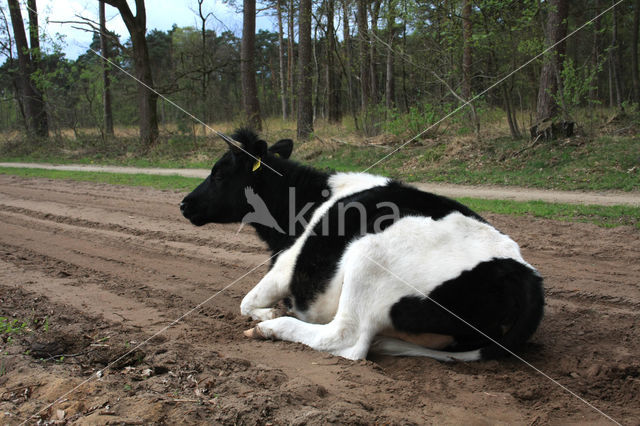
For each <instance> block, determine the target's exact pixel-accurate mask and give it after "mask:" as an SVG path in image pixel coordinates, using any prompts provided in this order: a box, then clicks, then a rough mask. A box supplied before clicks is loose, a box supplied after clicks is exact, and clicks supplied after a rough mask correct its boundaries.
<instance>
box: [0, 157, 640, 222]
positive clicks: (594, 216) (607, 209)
mask: <svg viewBox="0 0 640 426" xmlns="http://www.w3.org/2000/svg"><path fill="white" fill-rule="evenodd" d="M0 174H6V175H15V176H20V177H28V178H47V179H65V180H77V181H85V182H99V183H107V184H112V185H128V186H146V187H152V188H156V189H165V190H167V189H168V190H176V191H190V190H192V189H193V188H195V187H196V186H197V185H198V184H199V183H200V182H202V179H199V178H187V177H181V176H157V175H145V174H132V175H130V174H119V173H103V172H72V171H61V170H44V169H22V168H10V167H0ZM458 200H459V201H460V202H462V203H463V204H466V205H467V206H469V207H470V208H471V209H473V210H475V211H477V212H479V213H481V214H483V213H498V214H507V215H516V216H531V217H538V218H545V219H553V220H561V221H569V222H585V223H593V224H596V225H598V226H601V227H616V226H621V225H629V226H633V227H635V228H636V229H640V208H638V207H631V206H596V205H586V206H585V205H577V204H562V203H547V202H543V201H528V202H520V201H506V200H482V199H476V198H459V199H458Z"/></svg>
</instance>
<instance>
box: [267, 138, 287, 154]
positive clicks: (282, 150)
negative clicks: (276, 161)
mask: <svg viewBox="0 0 640 426" xmlns="http://www.w3.org/2000/svg"><path fill="white" fill-rule="evenodd" d="M291 151H293V141H292V140H291V139H281V140H279V141H278V142H276V143H274V144H273V145H271V147H270V148H269V152H270V153H272V154H277V155H279V156H280V157H282V158H289V157H291Z"/></svg>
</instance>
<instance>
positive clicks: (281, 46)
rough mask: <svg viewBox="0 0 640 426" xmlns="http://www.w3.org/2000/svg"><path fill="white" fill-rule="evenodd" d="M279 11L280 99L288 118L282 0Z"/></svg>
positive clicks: (277, 5) (278, 6) (278, 2)
mask: <svg viewBox="0 0 640 426" xmlns="http://www.w3.org/2000/svg"><path fill="white" fill-rule="evenodd" d="M276 8H277V13H278V59H279V60H280V101H281V104H282V119H283V120H287V119H288V118H289V115H288V114H287V83H286V82H285V79H284V28H283V26H282V0H278V1H277V3H276Z"/></svg>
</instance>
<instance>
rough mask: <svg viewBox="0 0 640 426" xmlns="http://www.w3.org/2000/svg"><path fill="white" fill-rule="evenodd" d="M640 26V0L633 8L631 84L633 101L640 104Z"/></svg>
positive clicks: (637, 0)
mask: <svg viewBox="0 0 640 426" xmlns="http://www.w3.org/2000/svg"><path fill="white" fill-rule="evenodd" d="M639 24H640V0H636V4H635V7H634V8H633V26H632V28H631V82H632V84H633V101H634V102H635V103H637V104H640V80H639V79H640V70H639V68H638V30H639V28H638V27H639V26H640V25H639Z"/></svg>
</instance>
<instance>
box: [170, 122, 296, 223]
mask: <svg viewBox="0 0 640 426" xmlns="http://www.w3.org/2000/svg"><path fill="white" fill-rule="evenodd" d="M232 138H233V141H228V142H227V144H228V145H229V151H227V152H226V153H225V154H224V155H223V156H222V157H221V158H220V159H219V160H218V161H217V162H216V163H215V164H214V166H213V168H212V169H211V174H210V175H209V177H207V178H206V179H205V180H204V182H202V183H201V184H200V185H199V186H198V187H197V188H196V189H194V190H193V192H191V193H190V194H189V195H187V196H186V197H185V198H184V199H183V200H182V202H181V203H180V210H181V211H182V214H183V215H184V217H186V218H187V219H189V220H190V221H191V223H193V224H194V225H196V226H202V225H205V224H207V223H212V222H214V223H232V222H240V221H241V220H242V218H243V217H244V216H245V215H246V214H247V213H248V212H250V211H251V207H250V205H249V203H248V202H247V198H246V196H245V189H246V188H254V187H255V185H254V182H256V179H261V178H262V179H264V178H265V173H274V172H273V171H272V170H269V169H268V168H267V167H266V166H265V165H264V164H270V163H272V162H273V161H272V160H273V159H274V156H276V155H277V156H278V157H280V158H284V159H287V158H289V156H290V155H291V151H292V149H293V141H292V140H291V139H283V140H280V141H278V142H276V143H275V144H273V145H272V146H271V147H269V148H267V143H266V142H265V141H263V140H261V139H259V138H258V136H257V135H256V134H255V133H254V132H252V131H250V130H247V129H240V130H237V131H236V132H235V133H234V134H233V135H232ZM238 142H239V144H238ZM249 154H250V155H249Z"/></svg>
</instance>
